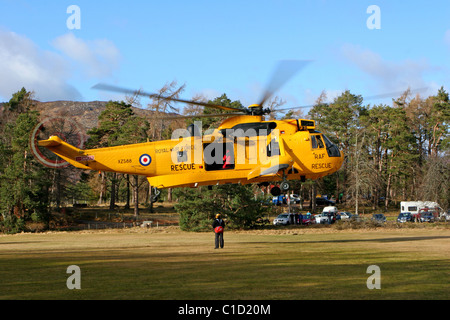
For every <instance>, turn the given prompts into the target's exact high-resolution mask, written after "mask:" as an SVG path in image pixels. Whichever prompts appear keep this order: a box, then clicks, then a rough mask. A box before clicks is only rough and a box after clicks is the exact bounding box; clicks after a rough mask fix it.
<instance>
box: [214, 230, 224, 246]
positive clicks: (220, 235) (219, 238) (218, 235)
mask: <svg viewBox="0 0 450 320" xmlns="http://www.w3.org/2000/svg"><path fill="white" fill-rule="evenodd" d="M219 245H220V247H221V248H223V232H219V233H216V249H217V248H219Z"/></svg>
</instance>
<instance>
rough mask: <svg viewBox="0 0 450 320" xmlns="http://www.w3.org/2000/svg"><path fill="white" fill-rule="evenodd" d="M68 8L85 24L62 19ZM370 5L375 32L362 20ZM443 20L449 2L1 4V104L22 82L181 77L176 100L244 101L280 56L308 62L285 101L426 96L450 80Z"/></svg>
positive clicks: (255, 93)
mask: <svg viewBox="0 0 450 320" xmlns="http://www.w3.org/2000/svg"><path fill="white" fill-rule="evenodd" d="M70 5H77V6H78V7H79V8H80V15H79V18H80V19H79V21H80V23H81V25H80V29H74V30H70V29H69V28H68V26H67V20H68V19H70V18H71V17H72V14H71V13H67V8H68V7H69V6H70ZM370 5H376V6H378V8H379V9H380V11H379V16H377V17H379V18H380V19H379V20H370V21H377V22H380V24H379V25H380V29H369V28H368V26H367V20H368V19H371V17H373V14H374V12H372V11H371V12H370V13H367V9H368V7H369V6H370ZM449 16H450V1H447V0H442V1H401V0H389V1H382V0H370V1H365V0H353V1H350V0H334V1H331V0H316V1H313V0H303V1H301V0H258V1H256V0H255V1H254V0H241V1H234V0H228V1H218V0H215V1H206V0H173V1H169V0H168V1H138V0H128V1H113V0H109V1H106V0H96V1H76V0H71V1H61V0H58V1H57V0H53V1H50V0H29V1H26V0H0V101H7V100H9V98H10V96H11V94H12V93H13V92H16V91H17V90H19V89H20V88H21V87H22V86H24V87H26V88H27V89H28V90H34V91H35V95H36V98H37V99H39V100H41V101H53V100H77V101H93V100H109V99H122V98H123V96H121V95H117V94H111V93H106V92H99V91H96V90H92V89H91V87H92V86H93V85H95V84H96V83H99V82H103V83H108V84H114V85H118V86H123V87H126V88H136V89H140V88H141V89H144V90H145V91H148V92H154V91H157V90H158V89H159V88H161V87H162V86H163V85H164V84H165V83H167V82H171V81H173V80H176V81H178V83H179V84H180V85H181V84H186V89H185V91H184V93H183V97H182V98H185V99H190V98H192V97H193V96H194V95H196V94H203V95H205V96H206V97H207V98H214V97H217V96H219V95H221V94H222V93H226V94H227V95H228V96H229V97H230V98H231V99H232V100H240V101H241V102H242V103H243V104H244V105H248V104H251V103H256V102H257V101H258V100H259V98H260V97H261V95H262V93H263V91H264V87H265V85H266V83H267V82H268V80H269V78H270V76H271V74H272V71H273V69H274V67H275V66H276V64H277V62H278V61H279V60H284V59H298V60H311V61H312V62H311V63H310V64H308V66H307V67H306V68H304V69H303V70H302V71H301V72H300V73H298V74H297V75H295V77H294V78H292V79H291V80H290V81H289V83H287V84H286V85H285V86H284V87H283V88H282V89H281V90H280V91H279V92H277V95H278V96H280V97H281V98H283V99H284V100H286V102H287V103H286V105H285V106H284V107H291V106H292V107H296V106H301V105H309V104H312V103H314V101H315V100H316V99H317V97H318V96H319V94H320V93H321V92H322V91H323V90H326V91H327V93H328V96H329V97H330V98H333V97H335V96H336V95H338V94H339V93H340V92H342V91H343V90H346V89H348V90H350V91H351V92H352V93H355V94H361V95H362V96H363V97H367V96H373V95H377V94H384V93H390V92H399V91H403V90H405V89H406V88H408V87H411V88H412V89H417V88H423V87H427V88H429V89H428V90H427V91H424V92H422V94H423V95H425V96H426V95H430V94H435V93H436V91H437V89H438V88H439V87H441V86H444V88H446V89H447V90H448V87H449V80H450V77H449V75H450V73H449V67H450V65H449V62H450V61H449V55H450V19H449V18H448V17H449ZM385 101H386V100H385ZM387 101H389V99H388V100H387ZM378 102H381V101H367V103H378ZM143 104H144V105H145V101H143Z"/></svg>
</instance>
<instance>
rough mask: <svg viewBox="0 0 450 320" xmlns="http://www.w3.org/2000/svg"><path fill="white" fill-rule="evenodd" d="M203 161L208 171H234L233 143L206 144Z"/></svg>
mask: <svg viewBox="0 0 450 320" xmlns="http://www.w3.org/2000/svg"><path fill="white" fill-rule="evenodd" d="M203 160H204V162H205V170H206V171H214V170H230V169H234V162H235V161H234V144H233V143H229V142H228V143H207V144H206V143H205V144H204V145H203Z"/></svg>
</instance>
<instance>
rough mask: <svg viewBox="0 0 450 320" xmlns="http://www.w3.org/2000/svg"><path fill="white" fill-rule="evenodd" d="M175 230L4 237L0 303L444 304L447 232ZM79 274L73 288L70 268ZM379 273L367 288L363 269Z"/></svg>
mask: <svg viewBox="0 0 450 320" xmlns="http://www.w3.org/2000/svg"><path fill="white" fill-rule="evenodd" d="M213 242H214V235H213V234H212V233H188V232H182V231H180V230H179V229H178V228H177V227H165V228H152V229H150V230H146V229H144V228H133V229H123V230H105V231H80V232H53V233H41V234H38V233H37V234H17V235H5V236H0V274H1V281H0V299H3V300H4V299H151V300H153V299H162V300H184V299H194V300H197V299H206V300H209V299H211V300H229V299H232V300H236V299H247V300H248V299H258V300H266V299H271V300H277V299H282V300H302V299H320V300H324V299H350V300H351V299H449V298H450V290H449V288H450V268H449V266H450V229H448V228H440V227H434V228H431V227H430V228H417V229H406V228H401V229H398V228H383V229H358V230H351V229H349V230H336V229H330V228H289V227H288V228H279V229H273V230H260V231H239V232H238V231H236V232H231V231H230V232H227V233H226V234H225V248H224V249H219V250H215V249H214V246H213ZM70 265H77V266H79V267H80V270H81V289H80V290H69V289H68V288H67V286H66V280H67V278H68V277H69V276H70V274H68V273H66V271H67V268H68V266H70ZM370 265H377V266H378V267H379V268H380V271H381V289H380V290H377V289H374V290H369V289H368V288H367V285H366V282H367V279H368V277H369V276H370V275H371V274H368V273H366V271H367V268H368V266H370Z"/></svg>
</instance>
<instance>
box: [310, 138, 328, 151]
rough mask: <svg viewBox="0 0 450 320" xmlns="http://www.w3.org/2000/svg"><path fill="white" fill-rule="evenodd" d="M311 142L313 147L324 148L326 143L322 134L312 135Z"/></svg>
mask: <svg viewBox="0 0 450 320" xmlns="http://www.w3.org/2000/svg"><path fill="white" fill-rule="evenodd" d="M311 144H312V147H313V149H317V148H319V149H322V148H324V147H325V144H324V143H323V140H322V137H321V136H320V135H312V136H311Z"/></svg>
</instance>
